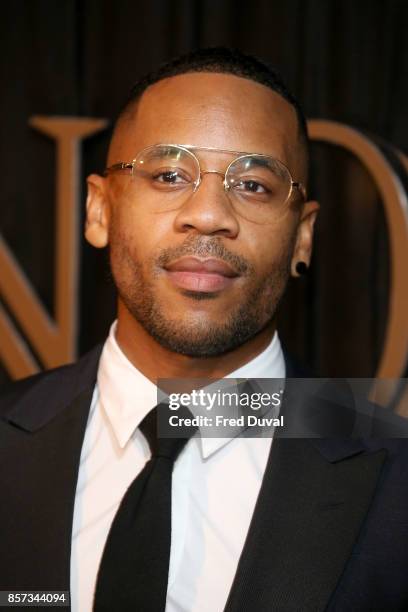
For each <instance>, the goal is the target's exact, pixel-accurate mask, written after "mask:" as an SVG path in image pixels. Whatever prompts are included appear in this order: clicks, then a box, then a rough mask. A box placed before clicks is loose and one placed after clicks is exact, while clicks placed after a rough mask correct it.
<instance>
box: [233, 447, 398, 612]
mask: <svg viewBox="0 0 408 612" xmlns="http://www.w3.org/2000/svg"><path fill="white" fill-rule="evenodd" d="M385 457H386V451H385V450H380V451H378V452H375V453H367V452H364V448H363V447H362V445H361V444H360V443H359V442H358V441H356V440H327V439H320V440H319V439H316V440H305V439H283V438H279V437H277V438H276V439H274V440H273V443H272V449H271V453H270V456H269V460H268V465H267V469H266V471H265V475H264V479H263V483H262V487H261V491H260V493H259V496H258V500H257V504H256V507H255V511H254V515H253V518H252V522H251V526H250V529H249V532H248V536H247V539H246V543H245V546H244V549H243V552H242V555H241V558H240V561H239V564H238V569H237V572H236V576H235V579H234V583H233V585H232V589H231V592H230V595H229V599H228V602H227V605H226V608H225V611H226V612H243V611H244V610H257V612H263V611H265V612H266V611H268V612H269V611H270V610H285V612H290V611H293V612H295V611H296V612H297V611H298V610H302V611H303V612H309V611H310V612H319V611H320V610H324V609H325V608H326V606H327V604H328V601H329V599H330V596H331V594H332V593H333V591H334V589H335V587H336V585H337V583H338V581H339V578H340V576H341V574H342V571H343V569H344V567H345V564H346V563H347V560H348V559H349V557H350V554H351V551H352V548H353V546H354V544H355V540H356V538H357V536H358V534H359V531H360V529H361V526H362V523H363V521H364V518H365V516H366V514H367V511H368V508H369V505H370V502H371V499H372V497H373V494H374V490H375V487H376V484H377V481H378V478H379V474H380V471H381V468H382V465H383V462H384V460H385Z"/></svg>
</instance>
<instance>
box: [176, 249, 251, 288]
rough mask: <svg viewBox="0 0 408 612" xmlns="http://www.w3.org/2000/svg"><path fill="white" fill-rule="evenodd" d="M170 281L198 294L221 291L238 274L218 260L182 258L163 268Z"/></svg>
mask: <svg viewBox="0 0 408 612" xmlns="http://www.w3.org/2000/svg"><path fill="white" fill-rule="evenodd" d="M165 270H166V272H167V274H168V277H169V279H170V281H171V282H172V283H173V284H174V285H176V286H177V287H179V288H181V289H187V290H190V291H200V292H207V293H210V292H214V291H221V290H222V289H226V288H227V287H229V286H230V285H231V284H232V283H233V282H234V280H235V279H236V278H238V276H239V274H238V273H237V272H236V271H235V270H233V268H232V267H231V266H230V265H229V264H227V263H226V262H225V261H222V260H220V259H213V258H211V259H204V260H202V259H198V258H196V257H183V258H181V259H177V260H176V261H173V262H171V263H170V264H168V265H167V266H165Z"/></svg>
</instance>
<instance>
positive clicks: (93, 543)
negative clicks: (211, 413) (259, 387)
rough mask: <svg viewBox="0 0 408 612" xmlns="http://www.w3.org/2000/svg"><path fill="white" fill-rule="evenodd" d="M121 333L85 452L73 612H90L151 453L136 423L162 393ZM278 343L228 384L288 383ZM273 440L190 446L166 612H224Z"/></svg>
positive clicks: (179, 478)
mask: <svg viewBox="0 0 408 612" xmlns="http://www.w3.org/2000/svg"><path fill="white" fill-rule="evenodd" d="M115 329H116V323H114V324H113V325H112V327H111V330H110V334H109V337H108V339H107V340H106V343H105V345H104V348H103V352H102V356H101V360H100V363H99V369H98V377H97V385H96V386H95V391H94V395H93V399H92V405H91V410H90V414H89V419H88V424H87V427H86V432H85V438H84V442H83V446H82V452H81V460H80V467H79V475H78V483H77V489H76V496H75V507H74V520H73V532H72V547H71V606H72V610H73V612H90V611H91V610H92V602H93V594H94V589H95V583H96V576H97V571H98V567H99V563H100V560H101V557H102V552H103V547H104V544H105V541H106V538H107V535H108V532H109V528H110V526H111V523H112V521H113V518H114V516H115V514H116V511H117V509H118V507H119V503H120V501H121V499H122V497H123V495H124V494H125V492H126V489H127V488H128V486H129V485H130V483H131V482H132V481H133V480H134V478H135V477H136V476H137V474H138V473H139V472H140V471H141V470H142V469H143V467H144V465H145V463H146V461H147V460H148V459H149V457H150V450H149V447H148V444H147V442H146V440H145V438H144V436H143V434H142V433H141V432H140V430H139V429H138V425H139V423H140V422H141V421H142V419H143V418H144V417H145V416H146V414H147V413H148V412H149V411H150V410H151V409H152V408H154V406H156V404H157V389H156V386H155V385H154V384H153V383H152V382H151V381H150V380H148V379H147V378H146V377H145V376H144V375H143V374H142V373H141V372H140V371H139V370H137V369H136V368H135V367H134V366H133V365H132V363H131V362H130V361H129V360H128V359H127V357H126V356H125V355H124V353H123V352H122V351H121V349H120V347H119V345H118V343H117V342H116V339H115ZM284 377H285V364H284V359H283V354H282V350H281V345H280V342H279V338H278V335H277V334H276V333H275V335H274V337H273V339H272V341H271V343H270V344H269V346H268V347H267V348H266V349H265V350H264V351H263V352H262V353H261V354H259V355H258V356H257V357H255V358H254V359H253V360H251V361H250V362H249V363H247V364H245V365H244V366H242V367H241V368H239V369H238V370H236V371H235V372H232V373H231V374H229V375H228V378H284ZM271 442H272V440H271V438H270V437H265V438H243V437H236V438H232V439H231V438H199V437H194V438H192V439H190V440H189V441H188V442H187V444H186V446H185V447H184V448H183V450H182V452H181V454H180V455H179V457H178V459H177V461H176V463H175V466H174V471H173V479H172V540H171V553H170V567H169V581H168V591H167V604H166V612H221V611H222V610H223V609H224V607H225V604H226V602H227V598H228V594H229V591H230V588H231V586H232V582H233V579H234V575H235V572H236V569H237V565H238V561H239V557H240V554H241V551H242V548H243V545H244V542H245V538H246V535H247V532H248V528H249V525H250V522H251V518H252V514H253V510H254V507H255V502H256V499H257V496H258V493H259V489H260V486H261V483H262V477H263V474H264V471H265V466H266V462H267V458H268V455H269V451H270V447H271Z"/></svg>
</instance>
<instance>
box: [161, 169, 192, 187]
mask: <svg viewBox="0 0 408 612" xmlns="http://www.w3.org/2000/svg"><path fill="white" fill-rule="evenodd" d="M151 178H152V180H153V181H155V182H156V183H162V184H166V185H180V186H181V185H188V184H189V182H190V181H189V179H188V178H187V177H186V176H183V175H182V174H181V172H180V171H179V170H160V171H159V170H158V171H157V172H155V173H153V174H152V176H151Z"/></svg>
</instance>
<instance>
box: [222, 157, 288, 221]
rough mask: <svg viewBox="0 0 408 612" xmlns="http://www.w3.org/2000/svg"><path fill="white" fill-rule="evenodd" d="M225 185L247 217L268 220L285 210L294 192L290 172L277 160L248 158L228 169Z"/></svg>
mask: <svg viewBox="0 0 408 612" xmlns="http://www.w3.org/2000/svg"><path fill="white" fill-rule="evenodd" d="M226 183H227V185H228V186H229V193H230V195H231V198H232V199H233V201H234V202H235V203H236V204H237V205H238V206H240V209H241V210H240V212H241V213H242V214H243V210H245V214H244V216H247V217H248V216H249V217H254V218H255V219H257V218H260V217H262V218H264V217H266V218H268V216H271V215H276V212H278V211H280V210H281V209H283V208H284V205H285V203H286V201H287V199H288V196H289V193H290V189H291V177H290V174H289V170H288V169H287V168H286V167H285V166H284V165H283V164H282V163H281V162H279V161H278V160H277V159H274V158H273V157H268V156H264V155H245V156H243V157H240V158H238V159H237V160H236V161H234V162H233V163H232V164H231V166H230V167H229V169H228V172H227V176H226Z"/></svg>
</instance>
